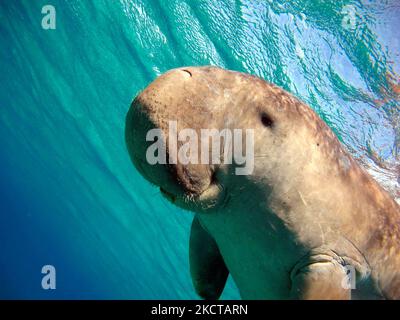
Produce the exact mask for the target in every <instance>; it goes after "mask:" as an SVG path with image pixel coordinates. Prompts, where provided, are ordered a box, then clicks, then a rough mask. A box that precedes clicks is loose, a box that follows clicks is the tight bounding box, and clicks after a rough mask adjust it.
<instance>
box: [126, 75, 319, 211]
mask: <svg viewBox="0 0 400 320" xmlns="http://www.w3.org/2000/svg"><path fill="white" fill-rule="evenodd" d="M303 109H304V108H303V105H302V104H301V103H300V102H299V101H298V100H296V99H295V98H293V97H292V96H291V95H289V94H287V93H286V92H284V91H283V90H282V89H280V88H278V87H276V86H274V85H271V84H269V83H267V82H265V81H264V80H262V79H260V78H258V77H255V76H251V75H248V74H244V73H239V72H233V71H228V70H224V69H221V68H217V67H185V68H179V69H174V70H171V71H168V72H166V73H165V74H163V75H161V76H160V77H158V78H157V79H156V80H154V81H153V82H152V83H151V84H150V85H149V86H148V87H147V88H145V89H144V90H143V91H142V92H141V93H140V94H139V95H138V96H137V97H136V98H135V99H134V101H133V102H132V105H131V107H130V110H129V112H128V114H127V117H126V130H125V138H126V144H127V147H128V151H129V154H130V157H131V160H132V162H133V164H134V165H135V167H136V168H137V170H138V171H139V172H140V173H141V174H142V175H143V176H144V177H145V178H146V179H147V180H148V181H150V182H151V183H153V184H155V185H156V186H158V187H159V188H160V191H161V192H162V194H163V195H164V196H165V197H166V198H168V199H169V200H170V201H172V202H173V203H174V204H176V205H177V206H180V207H182V208H185V209H188V210H192V211H209V210H212V209H218V208H220V207H221V206H224V205H226V202H227V201H229V194H231V193H234V192H236V193H240V192H241V190H243V189H245V188H246V186H249V185H251V186H253V187H255V188H257V184H262V185H263V189H264V190H265V189H266V188H265V185H267V186H268V185H271V186H272V185H273V184H274V183H275V182H276V180H277V179H281V180H282V182H284V181H283V180H285V179H286V178H285V177H284V176H282V174H283V173H282V172H281V171H282V170H280V169H279V166H280V164H281V163H282V157H290V156H291V155H290V153H293V154H292V156H293V157H292V158H290V161H296V159H295V158H296V156H295V153H296V152H301V153H304V152H305V151H304V148H303V149H302V141H303V140H304V139H307V138H308V137H305V136H304V135H303V132H304V130H303V129H304V128H305V126H304V123H305V121H304V117H305V116H309V117H310V116H311V117H313V116H314V115H313V113H312V112H311V111H308V110H307V109H304V110H303ZM310 112H311V113H310ZM304 113H309V114H308V115H305V114H304ZM294 124H295V125H296V128H295V130H293V125H294ZM183 129H187V130H183ZM205 129H211V131H208V132H207V131H205ZM205 132H206V133H205ZM307 132H308V128H307ZM210 133H211V135H210ZM221 137H223V138H221ZM214 138H216V140H213V139H214ZM293 139H295V140H298V141H299V142H298V143H297V144H293V143H291V145H292V146H293V145H297V147H296V148H291V149H287V148H286V149H284V150H286V151H285V152H283V151H282V146H283V145H285V144H287V143H288V141H291V142H293ZM217 140H219V142H220V144H219V145H218V143H214V142H215V141H217ZM288 153H289V154H288ZM202 157H203V158H202ZM287 171H288V174H290V169H287Z"/></svg>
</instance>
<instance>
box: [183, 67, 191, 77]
mask: <svg viewBox="0 0 400 320" xmlns="http://www.w3.org/2000/svg"><path fill="white" fill-rule="evenodd" d="M182 71H183V72H186V73H187V74H188V75H189V77H191V76H192V73H191V72H190V71H189V70H187V69H182Z"/></svg>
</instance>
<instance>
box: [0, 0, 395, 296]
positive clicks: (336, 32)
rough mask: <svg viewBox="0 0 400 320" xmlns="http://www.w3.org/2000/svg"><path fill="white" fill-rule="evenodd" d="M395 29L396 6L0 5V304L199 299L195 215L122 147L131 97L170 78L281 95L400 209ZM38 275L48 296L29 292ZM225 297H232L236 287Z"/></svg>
mask: <svg viewBox="0 0 400 320" xmlns="http://www.w3.org/2000/svg"><path fill="white" fill-rule="evenodd" d="M47 4H51V5H53V6H54V7H55V9H56V29H55V30H44V29H42V26H41V21H42V18H43V14H41V9H42V7H43V6H44V5H47ZM348 10H353V11H352V12H354V13H355V15H354V17H355V20H354V23H353V22H352V21H350V26H349V25H348V24H346V23H344V22H346V21H348V15H346V12H348ZM344 19H345V20H344ZM346 19H347V20H346ZM399 30H400V3H399V2H398V1H396V0H394V1H386V2H385V1H361V2H360V1H314V0H309V1H282V2H279V1H273V2H272V1H261V0H254V1H250V0H247V1H246V0H241V1H228V0H226V1H201V2H200V1H194V0H193V1H189V0H186V1H177V0H172V1H171V0H168V1H167V0H165V1H162V0H159V1H156V0H149V1H128V0H120V1H111V0H109V1H106V0H92V1H89V0H88V1H77V0H71V1H61V0H59V1H58V0H43V1H41V0H34V1H28V0H26V1H22V0H21V1H18V0H10V1H1V2H0V52H1V53H0V54H1V59H0V72H1V74H0V77H1V82H0V83H1V84H0V108H1V112H0V298H25V299H27V298H119V299H121V298H122V299H125V298H137V299H146V298H147V299H149V298H150V299H151V298H154V299H167V298H169V299H180V298H196V295H195V294H194V290H193V288H192V285H191V282H190V277H189V266H188V258H187V256H188V239H189V227H190V222H191V218H192V215H191V214H190V213H188V212H183V211H181V210H179V209H177V208H175V207H173V206H172V205H170V204H169V203H167V202H166V201H165V200H164V199H163V198H162V197H161V196H160V194H159V192H158V190H157V189H155V188H154V187H152V186H150V185H149V184H148V183H147V182H145V180H144V179H143V178H142V177H141V176H140V175H139V174H138V173H137V172H136V171H135V169H134V168H133V166H132V164H131V163H130V160H129V157H128V154H127V151H126V148H125V144H124V121H125V114H126V112H127V110H128V108H129V105H130V102H131V100H132V98H133V97H134V96H135V95H136V94H137V93H138V92H139V91H140V90H141V89H143V88H144V87H145V86H146V85H147V84H148V83H149V82H150V81H152V80H153V79H154V78H155V77H156V76H157V75H159V74H161V73H163V72H165V71H167V70H168V69H171V68H175V67H180V66H184V65H208V64H212V65H219V66H222V67H225V68H228V69H234V70H238V71H244V72H248V73H252V74H255V75H258V76H260V77H263V78H264V79H266V80H268V81H271V82H274V83H276V84H278V85H280V86H282V87H283V88H285V89H287V90H289V91H291V92H292V93H294V94H295V95H297V96H298V97H299V98H301V99H302V100H304V101H305V102H307V103H308V104H309V105H310V106H311V107H312V108H314V110H316V111H317V112H318V113H319V114H320V116H321V117H322V118H323V119H324V120H325V121H326V122H327V123H328V124H329V125H330V126H331V128H332V129H333V130H334V131H335V133H336V134H337V135H338V137H339V138H340V139H341V141H342V142H343V143H344V144H345V145H346V146H347V147H348V148H349V150H350V151H351V152H352V154H353V155H354V156H355V157H356V158H357V159H358V160H359V161H360V162H361V163H362V164H363V165H364V166H366V167H367V169H368V170H369V171H370V172H371V173H372V174H373V175H374V176H375V177H376V179H377V180H378V181H379V182H380V183H382V185H383V186H384V187H385V188H387V189H388V190H389V191H390V192H391V193H392V194H393V196H394V197H397V198H400V192H399V189H400V188H399V184H400V180H399V173H400V112H399V110H400V104H399V94H400V86H399V74H400V37H399ZM47 264H51V265H54V266H55V268H56V271H57V288H56V290H48V291H46V290H43V289H42V288H41V279H42V276H43V275H42V274H41V268H42V266H43V265H47ZM223 298H239V295H238V293H237V290H236V288H235V286H234V284H233V282H232V281H230V282H229V284H228V286H227V288H226V289H225V292H224V294H223Z"/></svg>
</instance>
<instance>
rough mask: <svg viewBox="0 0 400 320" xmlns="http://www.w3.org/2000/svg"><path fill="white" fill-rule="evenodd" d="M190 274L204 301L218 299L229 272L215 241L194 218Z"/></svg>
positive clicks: (190, 250)
mask: <svg viewBox="0 0 400 320" xmlns="http://www.w3.org/2000/svg"><path fill="white" fill-rule="evenodd" d="M189 260H190V273H191V276H192V281H193V285H194V287H195V289H196V292H197V294H198V295H199V296H200V297H202V298H204V299H218V298H219V296H220V295H221V293H222V290H223V289H224V286H225V283H226V279H227V278H228V275H229V271H228V269H227V267H226V265H225V262H224V260H223V259H222V256H221V254H220V252H219V249H218V246H217V244H216V243H215V240H214V239H213V238H212V237H211V236H210V235H209V234H208V232H207V231H206V230H204V229H203V227H202V226H201V224H200V222H199V219H198V218H197V216H195V217H194V219H193V223H192V229H191V233H190V247H189Z"/></svg>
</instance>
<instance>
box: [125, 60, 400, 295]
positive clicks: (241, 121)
mask: <svg viewBox="0 0 400 320" xmlns="http://www.w3.org/2000/svg"><path fill="white" fill-rule="evenodd" d="M168 121H177V123H178V130H180V129H183V128H192V129H194V130H196V131H197V132H198V131H199V130H200V129H202V128H211V129H212V128H215V129H219V130H221V129H223V128H228V129H232V130H233V129H248V128H251V129H253V130H254V132H255V134H254V137H255V140H254V155H255V158H254V170H253V171H252V172H251V174H249V175H237V174H235V168H237V167H238V165H237V164H235V163H232V164H192V163H189V164H184V163H182V162H180V161H177V162H176V163H169V164H167V165H163V164H155V165H151V164H149V162H148V161H147V160H146V152H147V149H148V147H149V145H150V144H151V142H148V141H146V134H147V132H148V130H149V129H152V128H159V129H161V130H162V132H163V133H165V136H166V138H165V140H164V141H163V143H164V145H165V148H166V151H167V153H168V152H170V151H171V150H169V147H170V145H169V143H168V142H169V141H168V139H169V138H168V137H167V133H166V131H167V130H168V128H167V126H168ZM126 143H127V146H128V150H129V154H130V156H131V159H132V161H133V163H134V165H135V166H136V168H137V169H138V170H139V171H140V172H141V174H142V175H143V176H144V177H145V178H146V179H147V180H149V181H150V182H152V183H153V184H155V185H157V186H159V187H160V190H161V192H162V193H163V195H165V196H166V197H167V198H168V199H169V200H170V201H172V202H173V203H175V204H176V205H177V206H180V207H182V208H185V209H187V210H190V211H193V212H195V217H194V220H193V224H192V230H191V237H190V268H191V275H192V279H193V284H194V286H195V289H196V291H197V292H198V294H199V295H200V296H202V297H203V298H218V297H219V295H220V294H221V292H222V290H223V288H224V285H225V282H226V279H227V277H228V274H229V273H231V275H232V277H233V279H234V281H235V282H236V284H237V287H238V288H239V290H240V294H241V296H242V298H246V299H270V298H271V299H287V298H302V299H349V298H353V299H355V298H391V299H399V298H400V209H399V205H398V204H397V203H396V202H395V201H394V200H393V199H392V198H391V197H390V196H389V194H388V193H387V192H386V191H384V190H383V189H382V188H381V187H380V186H379V185H378V184H377V183H376V182H375V181H374V180H373V179H372V178H371V177H370V176H369V175H368V174H367V173H366V172H365V171H364V170H363V169H362V168H361V167H359V165H358V164H357V163H356V162H355V161H354V160H353V159H352V157H351V156H350V155H349V154H348V152H347V151H346V150H345V149H344V148H343V147H342V146H341V144H340V142H339V141H338V139H337V138H336V137H335V135H334V134H333V133H332V131H331V130H330V129H329V127H328V126H327V125H326V124H325V123H324V122H323V121H322V120H321V119H320V118H319V117H318V116H317V115H316V114H315V113H314V112H313V111H312V110H311V109H310V108H309V107H308V106H306V105H305V104H304V103H302V102H300V101H299V100H297V99H296V98H294V97H293V96H292V95H291V94H289V93H287V92H285V91H284V90H282V89H280V88H278V87H276V86H274V85H271V84H269V83H267V82H265V81H263V80H262V79H259V78H257V77H254V76H250V75H247V74H243V73H238V72H232V71H227V70H224V69H220V68H216V67H189V68H183V69H175V70H171V71H169V72H167V73H165V74H164V75H162V76H160V77H159V78H157V79H156V80H155V81H154V82H153V83H151V84H150V85H149V86H148V87H147V88H146V89H145V90H144V91H143V92H142V93H140V94H139V95H138V96H137V97H136V98H135V100H134V101H133V103H132V106H131V108H130V110H129V112H128V115H127V118H126ZM222 156H223V154H222V153H221V157H222ZM346 275H350V277H347V276H346ZM354 275H355V276H356V277H354ZM352 276H353V277H352ZM349 284H350V286H351V287H352V290H351V289H350V288H349Z"/></svg>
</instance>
